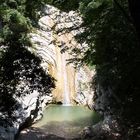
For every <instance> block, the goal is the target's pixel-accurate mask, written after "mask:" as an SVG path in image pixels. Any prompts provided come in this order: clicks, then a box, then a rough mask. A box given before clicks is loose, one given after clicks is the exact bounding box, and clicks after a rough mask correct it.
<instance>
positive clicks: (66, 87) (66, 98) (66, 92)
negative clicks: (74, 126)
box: [62, 53, 70, 106]
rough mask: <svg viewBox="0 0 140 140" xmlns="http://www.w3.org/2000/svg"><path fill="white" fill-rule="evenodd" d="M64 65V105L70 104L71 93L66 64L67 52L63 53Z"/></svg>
mask: <svg viewBox="0 0 140 140" xmlns="http://www.w3.org/2000/svg"><path fill="white" fill-rule="evenodd" d="M62 61H63V62H62V67H63V80H64V93H63V105H65V106H69V105H70V97H69V95H70V93H69V85H68V75H67V66H66V54H64V53H63V54H62Z"/></svg>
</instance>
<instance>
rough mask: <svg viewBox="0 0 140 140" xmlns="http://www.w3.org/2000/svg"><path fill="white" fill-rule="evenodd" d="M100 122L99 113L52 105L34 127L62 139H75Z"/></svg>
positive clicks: (79, 107) (77, 107) (80, 108)
mask: <svg viewBox="0 0 140 140" xmlns="http://www.w3.org/2000/svg"><path fill="white" fill-rule="evenodd" d="M100 120H101V117H100V116H99V115H98V114H97V113H95V112H94V111H91V110H89V109H87V108H85V107H81V106H62V105H50V106H49V107H48V108H47V109H46V110H45V111H44V114H43V118H42V119H41V120H40V121H39V122H37V123H36V124H35V125H34V127H39V128H41V129H44V130H45V131H46V132H49V133H51V134H55V135H58V136H61V137H68V136H70V137H74V136H76V135H77V134H78V133H79V132H80V131H81V130H82V129H83V128H84V127H85V126H91V125H93V124H95V123H97V122H99V121H100Z"/></svg>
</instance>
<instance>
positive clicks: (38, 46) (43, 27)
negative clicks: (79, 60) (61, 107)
mask: <svg viewBox="0 0 140 140" xmlns="http://www.w3.org/2000/svg"><path fill="white" fill-rule="evenodd" d="M45 14H46V16H44V17H42V18H41V19H40V20H39V25H40V29H38V30H37V31H36V32H33V33H32V34H31V39H32V42H33V44H34V47H33V48H31V50H30V51H32V52H34V53H35V54H36V55H38V56H39V57H41V59H42V66H43V68H44V69H46V70H47V71H48V73H49V74H51V75H52V76H53V77H54V78H55V79H56V88H55V90H54V91H53V100H54V102H62V103H64V104H66V103H67V104H71V103H72V104H73V103H76V104H81V105H87V104H90V105H89V106H92V105H91V104H92V103H93V100H92V99H93V94H94V93H93V91H92V90H91V88H90V81H91V78H92V77H93V74H94V72H93V71H90V70H89V68H88V67H87V66H83V67H79V68H77V69H75V68H74V67H75V66H74V64H72V63H71V64H67V63H68V61H67V60H68V59H71V58H73V56H72V55H70V54H69V51H67V48H83V47H85V49H86V44H79V43H78V42H77V41H76V40H75V38H74V35H76V34H77V33H79V32H81V31H82V30H81V29H79V28H78V26H80V24H81V23H82V18H81V17H80V15H79V14H78V13H76V12H74V11H70V12H69V13H66V12H62V11H60V10H59V9H57V8H54V7H53V6H50V5H47V6H46V9H45ZM76 27H77V28H76ZM70 28H71V29H72V30H71V31H67V29H70ZM65 49H66V51H65Z"/></svg>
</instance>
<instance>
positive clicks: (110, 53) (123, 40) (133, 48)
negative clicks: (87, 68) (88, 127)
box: [61, 0, 140, 122]
mask: <svg viewBox="0 0 140 140" xmlns="http://www.w3.org/2000/svg"><path fill="white" fill-rule="evenodd" d="M64 7H65V6H64ZM61 9H63V5H61ZM69 9H70V8H69ZM128 9H129V8H128V2H127V0H117V1H116V0H80V1H79V8H78V10H79V11H80V13H81V14H82V17H83V20H84V23H83V24H82V25H81V27H84V32H83V33H79V34H78V35H76V36H75V38H76V39H77V40H78V42H79V43H81V44H82V43H85V42H86V43H87V44H88V49H87V51H86V52H83V50H82V49H81V50H77V49H73V52H72V53H74V55H75V53H77V54H79V53H84V55H83V58H82V60H81V59H80V60H79V59H78V58H77V59H76V58H74V59H72V60H70V61H74V62H75V61H77V60H78V61H80V62H82V63H83V62H84V63H86V64H87V65H91V66H93V65H96V71H97V75H96V84H97V85H100V87H102V88H103V89H104V93H102V94H104V95H105V96H106V97H107V98H108V103H107V106H106V105H104V106H105V108H110V109H109V111H108V112H111V113H112V114H113V115H115V116H117V117H120V118H124V119H127V120H129V122H131V121H138V118H139V117H140V116H139V114H140V113H139V106H140V103H139V99H140V98H139V91H140V80H139V76H140V74H139V71H140V68H139V64H138V63H139V62H140V55H139V52H140V47H139V41H138V39H137V36H136V32H135V29H134V26H133V23H132V19H131V17H130V14H129V11H128ZM79 51H80V52H79ZM77 56H78V55H77ZM97 85H96V86H97ZM108 89H111V92H112V94H111V95H110V94H109V95H107V92H106V91H108ZM109 96H112V97H109ZM114 97H115V98H114ZM98 98H100V97H98ZM118 102H119V103H118ZM101 104H102V103H101ZM105 111H106V110H105Z"/></svg>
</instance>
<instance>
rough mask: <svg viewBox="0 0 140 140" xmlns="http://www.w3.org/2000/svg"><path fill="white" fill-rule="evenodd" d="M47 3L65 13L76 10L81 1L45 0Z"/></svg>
mask: <svg viewBox="0 0 140 140" xmlns="http://www.w3.org/2000/svg"><path fill="white" fill-rule="evenodd" d="M45 1H46V3H48V4H50V5H53V6H55V7H57V8H59V9H61V10H63V11H65V12H68V11H70V10H76V9H77V8H78V7H79V1H80V0H45Z"/></svg>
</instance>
